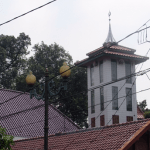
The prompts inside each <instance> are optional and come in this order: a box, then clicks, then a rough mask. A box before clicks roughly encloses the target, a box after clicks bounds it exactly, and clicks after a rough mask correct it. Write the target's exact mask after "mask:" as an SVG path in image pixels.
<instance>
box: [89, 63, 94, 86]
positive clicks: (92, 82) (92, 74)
mask: <svg viewBox="0 0 150 150" xmlns="http://www.w3.org/2000/svg"><path fill="white" fill-rule="evenodd" d="M90 74H91V86H93V85H94V66H93V65H91V68H90Z"/></svg>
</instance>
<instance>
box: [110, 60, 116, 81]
mask: <svg viewBox="0 0 150 150" xmlns="http://www.w3.org/2000/svg"><path fill="white" fill-rule="evenodd" d="M111 77H112V81H115V80H117V61H116V60H114V59H112V60H111Z"/></svg>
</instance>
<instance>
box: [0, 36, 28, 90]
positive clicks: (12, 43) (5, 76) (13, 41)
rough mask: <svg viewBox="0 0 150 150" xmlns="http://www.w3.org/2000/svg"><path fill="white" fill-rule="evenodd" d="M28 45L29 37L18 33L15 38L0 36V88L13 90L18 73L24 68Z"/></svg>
mask: <svg viewBox="0 0 150 150" xmlns="http://www.w3.org/2000/svg"><path fill="white" fill-rule="evenodd" d="M30 44H31V43H30V38H29V36H27V35H25V34H24V33H20V35H19V36H18V37H17V38H15V37H14V36H7V35H0V87H2V88H7V89H12V88H14V86H15V79H16V77H17V75H18V73H19V72H21V70H22V69H23V68H24V67H26V55H27V54H28V52H27V48H28V46H29V45H30Z"/></svg>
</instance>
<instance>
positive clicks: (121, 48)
mask: <svg viewBox="0 0 150 150" xmlns="http://www.w3.org/2000/svg"><path fill="white" fill-rule="evenodd" d="M110 49H119V50H124V51H128V52H135V50H134V49H132V48H128V47H125V46H121V45H113V46H111V47H110Z"/></svg>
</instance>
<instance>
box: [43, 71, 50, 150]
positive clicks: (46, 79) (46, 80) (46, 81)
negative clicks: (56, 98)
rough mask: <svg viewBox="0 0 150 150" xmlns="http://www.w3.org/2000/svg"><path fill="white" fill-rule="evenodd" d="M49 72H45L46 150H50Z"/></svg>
mask: <svg viewBox="0 0 150 150" xmlns="http://www.w3.org/2000/svg"><path fill="white" fill-rule="evenodd" d="M48 79H49V76H48V70H47V69H46V72H45V126H44V150H48V129H49V127H48Z"/></svg>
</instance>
